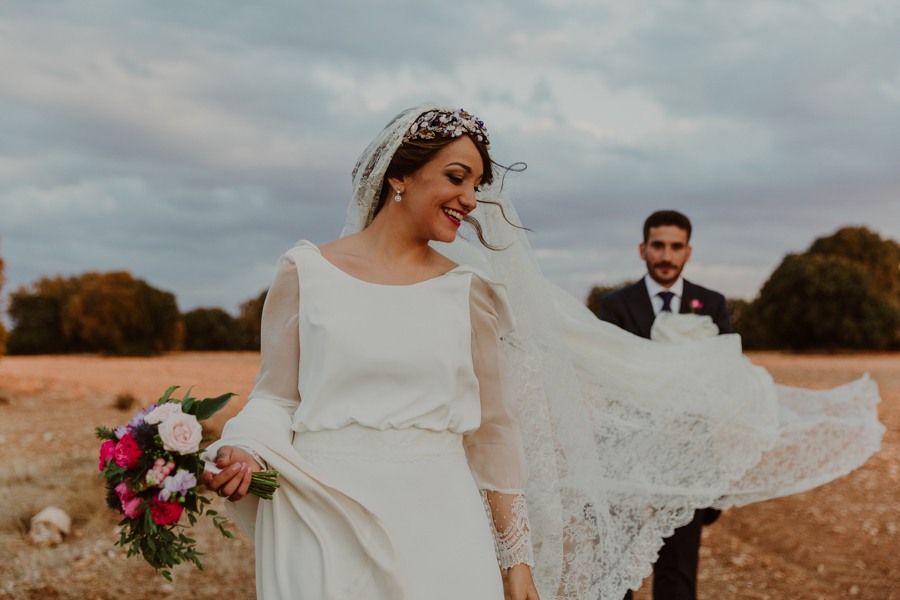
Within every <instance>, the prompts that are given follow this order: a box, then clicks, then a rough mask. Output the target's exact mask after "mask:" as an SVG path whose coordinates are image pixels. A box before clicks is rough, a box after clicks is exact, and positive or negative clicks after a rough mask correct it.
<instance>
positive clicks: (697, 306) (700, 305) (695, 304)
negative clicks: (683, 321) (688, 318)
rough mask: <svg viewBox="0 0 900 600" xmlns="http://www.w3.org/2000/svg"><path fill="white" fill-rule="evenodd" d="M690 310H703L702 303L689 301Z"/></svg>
mask: <svg viewBox="0 0 900 600" xmlns="http://www.w3.org/2000/svg"><path fill="white" fill-rule="evenodd" d="M691 308H693V309H695V310H696V309H698V308H703V303H702V302H700V301H699V300H697V299H696V298H694V299H693V300H691Z"/></svg>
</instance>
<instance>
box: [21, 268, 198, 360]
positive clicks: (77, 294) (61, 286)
mask: <svg viewBox="0 0 900 600" xmlns="http://www.w3.org/2000/svg"><path fill="white" fill-rule="evenodd" d="M9 314H10V317H11V318H12V320H13V323H14V328H13V331H12V334H11V336H10V344H9V345H10V352H14V353H16V354H55V353H65V352H103V353H106V354H114V355H130V356H147V355H151V354H158V353H160V352H163V351H166V350H176V349H178V348H179V347H180V344H181V340H182V337H183V335H184V326H183V324H182V322H181V315H180V313H179V312H178V306H177V304H176V302H175V296H174V295H172V294H171V293H169V292H164V291H162V290H158V289H156V288H154V287H152V286H150V285H149V284H147V283H146V282H145V281H142V280H140V279H135V278H134V277H132V276H131V274H130V273H127V272H115V273H85V274H83V275H81V276H80V277H72V278H69V279H66V278H63V277H56V278H54V279H49V278H43V279H40V280H39V281H37V282H35V283H34V284H33V285H32V286H30V287H21V288H19V289H18V290H16V291H15V292H13V294H11V296H10V310H9Z"/></svg>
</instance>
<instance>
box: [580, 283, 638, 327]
mask: <svg viewBox="0 0 900 600" xmlns="http://www.w3.org/2000/svg"><path fill="white" fill-rule="evenodd" d="M632 283H634V282H633V281H623V282H622V283H617V284H614V285H595V286H594V287H593V288H591V291H590V293H589V294H588V297H587V302H586V304H587V307H588V308H589V309H591V312H592V313H594V314H595V315H597V318H598V319H599V318H600V300H602V299H603V296H605V295H607V294H611V293H612V292H615V291H616V290H620V289H622V288H623V287H625V286H626V285H631V284H632Z"/></svg>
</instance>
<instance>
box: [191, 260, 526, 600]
mask: <svg viewBox="0 0 900 600" xmlns="http://www.w3.org/2000/svg"><path fill="white" fill-rule="evenodd" d="M512 328H513V321H512V319H511V316H510V312H509V307H508V304H507V302H506V294H505V288H504V287H503V286H502V285H499V284H496V283H494V282H491V281H489V280H488V279H487V278H486V277H485V276H484V274H483V273H480V272H479V271H478V270H476V269H472V268H470V267H465V266H460V267H457V268H455V269H453V270H451V271H449V272H448V273H446V274H445V275H443V276H441V277H437V278H434V279H430V280H428V281H424V282H421V283H418V284H414V285H406V286H390V285H377V284H372V283H368V282H365V281H361V280H359V279H356V278H354V277H352V276H350V275H349V274H347V273H345V272H343V271H341V270H340V269H338V268H337V267H336V266H334V265H333V264H331V263H330V262H328V261H327V260H326V259H325V258H324V257H322V255H321V254H320V253H319V251H318V249H317V248H316V247H315V246H314V245H312V244H311V243H309V242H300V243H298V244H297V246H295V247H294V248H293V249H292V250H290V251H289V252H288V253H286V254H285V255H284V256H283V257H282V259H281V261H280V262H279V267H278V270H277V273H276V276H275V280H274V282H273V284H272V287H271V288H270V290H269V294H268V297H267V300H266V304H265V309H264V312H263V329H262V353H261V367H260V371H259V375H258V377H257V381H256V385H255V387H254V389H253V392H252V393H251V394H250V399H249V403H248V405H247V408H246V409H245V410H244V411H243V412H242V413H241V414H240V415H239V416H238V417H236V418H235V419H232V420H231V421H229V422H228V424H227V425H226V427H225V430H224V432H223V435H222V439H221V440H220V441H219V442H218V443H217V444H214V445H213V446H212V447H211V448H210V450H209V452H211V453H214V452H215V450H216V448H217V447H218V446H220V445H222V444H231V445H238V446H243V447H245V448H247V449H248V450H250V451H252V452H253V453H255V454H256V455H257V456H258V457H259V458H260V459H261V460H262V461H265V463H268V465H269V466H271V467H273V468H276V469H278V470H279V471H280V473H281V476H280V482H281V485H282V487H281V488H280V489H279V490H278V491H277V492H276V494H275V497H274V499H273V500H272V501H271V502H266V501H263V502H260V501H258V500H257V501H254V500H253V499H249V498H248V499H246V500H242V501H241V502H238V503H230V502H229V503H228V511H229V513H231V514H232V515H233V517H234V518H235V520H236V521H237V522H238V524H239V525H240V526H241V527H242V528H243V529H244V531H245V532H247V533H248V535H251V536H252V538H253V539H254V543H255V546H256V558H257V591H258V596H259V598H261V599H265V600H275V599H278V600H287V599H289V598H292V599H298V600H301V599H302V600H320V599H325V598H370V599H372V600H389V599H394V598H409V599H411V600H413V599H415V600H418V599H422V600H425V599H428V600H442V599H446V600H451V599H453V600H456V599H459V598H466V599H468V600H502V598H503V585H502V581H501V577H500V569H499V568H498V559H499V560H500V564H501V565H502V566H503V567H509V566H511V565H513V564H518V563H521V562H525V563H533V558H532V553H531V542H530V539H529V536H528V525H527V515H526V513H525V505H524V498H523V495H522V494H523V490H524V487H525V480H526V476H527V473H526V466H525V459H524V456H523V454H522V442H521V440H520V438H519V433H518V428H517V426H516V423H515V419H514V418H513V417H512V411H513V407H512V402H513V401H514V399H513V397H512V395H511V389H510V386H509V376H508V372H507V370H506V368H505V354H504V351H503V348H502V344H501V341H500V336H501V335H503V334H505V333H508V332H509V331H510V330H511V329H512ZM301 398H302V401H301ZM260 405H262V406H260ZM254 418H260V419H261V420H263V421H265V420H269V421H271V422H270V423H269V424H268V428H267V425H266V424H265V423H264V422H263V423H261V424H259V425H256V424H255V423H254V422H253V419H254ZM279 438H280V440H279ZM286 463H287V464H286ZM309 487H318V488H319V489H317V490H316V494H317V495H319V496H329V495H330V496H332V497H331V498H327V501H321V500H311V499H310V498H309V497H308V495H309V492H308V489H307V488H309ZM348 506H349V507H350V509H348V508H347V507H348ZM320 521H321V522H323V523H324V525H323V526H319V522H320ZM348 529H349V530H350V531H349V532H348V531H347V530H348ZM359 530H361V531H362V533H357V531H359ZM492 534H493V536H492ZM370 537H371V538H374V540H375V543H373V542H372V541H371V540H370V539H369V538H370ZM354 557H356V558H354ZM348 561H349V563H350V565H351V568H350V569H348V568H347V565H346V564H344V563H347V562H348Z"/></svg>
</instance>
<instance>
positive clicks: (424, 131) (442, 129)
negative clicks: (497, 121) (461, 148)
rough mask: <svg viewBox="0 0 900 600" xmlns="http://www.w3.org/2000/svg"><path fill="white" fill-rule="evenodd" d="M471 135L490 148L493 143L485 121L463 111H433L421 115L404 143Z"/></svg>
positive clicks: (404, 139)
mask: <svg viewBox="0 0 900 600" xmlns="http://www.w3.org/2000/svg"><path fill="white" fill-rule="evenodd" d="M467 133H468V134H469V135H471V136H472V137H473V138H475V139H476V140H478V141H479V142H484V144H485V145H486V146H487V147H488V148H490V147H491V141H490V136H489V135H488V132H487V128H486V127H485V126H484V121H480V120H478V118H477V117H475V116H474V115H470V114H469V113H467V112H466V111H465V110H463V109H461V108H460V109H458V110H431V111H428V112H426V113H424V114H423V115H421V116H420V117H419V118H418V119H416V122H415V123H413V124H412V125H411V126H410V128H409V131H407V132H406V135H404V136H403V141H404V142H408V141H410V140H433V139H434V138H437V137H451V138H458V137H460V136H462V135H464V134H467Z"/></svg>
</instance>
